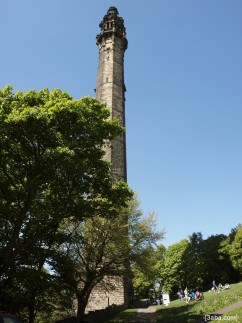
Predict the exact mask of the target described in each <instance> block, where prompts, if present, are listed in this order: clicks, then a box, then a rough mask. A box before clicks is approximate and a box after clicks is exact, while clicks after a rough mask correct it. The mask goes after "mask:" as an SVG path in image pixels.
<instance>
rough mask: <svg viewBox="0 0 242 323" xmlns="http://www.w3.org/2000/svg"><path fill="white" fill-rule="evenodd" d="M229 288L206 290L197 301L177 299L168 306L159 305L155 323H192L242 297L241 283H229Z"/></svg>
mask: <svg viewBox="0 0 242 323" xmlns="http://www.w3.org/2000/svg"><path fill="white" fill-rule="evenodd" d="M230 287H231V288H230V289H229V290H225V291H222V292H220V293H215V292H206V293H204V296H205V299H204V300H203V301H199V302H197V303H195V302H190V303H188V304H186V303H180V302H179V301H178V300H176V301H173V302H171V304H170V305H169V307H166V308H164V307H163V306H159V307H158V308H157V312H156V323H161V322H162V323H168V322H169V323H170V322H174V323H176V322H177V323H178V322H179V323H180V322H186V323H192V322H196V321H198V320H199V319H200V318H202V317H204V316H205V315H208V314H212V313H213V312H215V311H217V310H219V309H222V308H224V307H226V306H229V305H231V304H233V303H236V302H238V301H239V300H241V299H242V283H238V284H233V285H230Z"/></svg>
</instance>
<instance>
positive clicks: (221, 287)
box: [211, 280, 230, 292]
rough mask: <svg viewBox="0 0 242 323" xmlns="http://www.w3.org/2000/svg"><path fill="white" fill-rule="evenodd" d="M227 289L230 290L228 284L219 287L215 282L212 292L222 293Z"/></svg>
mask: <svg viewBox="0 0 242 323" xmlns="http://www.w3.org/2000/svg"><path fill="white" fill-rule="evenodd" d="M226 289H230V286H229V284H228V283H226V284H225V285H224V286H223V285H222V284H221V283H220V284H219V285H218V286H217V285H216V282H215V280H213V282H212V288H211V291H213V292H221V291H222V290H226Z"/></svg>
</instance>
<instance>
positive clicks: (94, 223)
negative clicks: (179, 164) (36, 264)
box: [53, 197, 163, 317]
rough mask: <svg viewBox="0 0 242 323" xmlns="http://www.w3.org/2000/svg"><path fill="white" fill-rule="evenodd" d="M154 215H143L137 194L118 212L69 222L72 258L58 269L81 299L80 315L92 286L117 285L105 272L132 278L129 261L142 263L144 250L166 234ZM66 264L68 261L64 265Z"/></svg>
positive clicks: (68, 247) (110, 274)
mask: <svg viewBox="0 0 242 323" xmlns="http://www.w3.org/2000/svg"><path fill="white" fill-rule="evenodd" d="M155 224H156V220H155V216H154V214H149V215H148V216H147V217H144V216H143V214H142V212H141V210H140V208H139V202H138V200H137V198H136V197H135V198H134V199H133V200H131V201H130V202H129V204H128V206H127V207H125V208H122V209H119V216H118V217H117V218H115V219H107V218H103V217H99V216H94V217H91V218H89V219H87V220H85V221H84V222H82V223H76V225H75V226H73V225H71V226H66V225H65V227H66V230H69V236H70V241H69V243H66V244H64V245H63V246H62V247H63V250H66V251H68V255H69V258H70V261H71V262H74V263H75V265H74V266H71V267H72V270H70V268H69V265H68V264H70V261H67V262H60V261H58V262H57V264H58V265H59V264H61V263H62V264H63V265H64V266H61V268H57V267H56V266H55V264H54V265H53V267H55V270H56V271H57V272H59V273H61V272H62V276H63V277H64V278H66V279H67V280H66V281H67V282H69V283H70V284H72V286H73V290H74V292H75V294H76V297H77V301H78V316H79V317H82V315H83V314H84V311H85V308H86V305H87V302H88V299H89V296H90V293H91V291H92V290H93V288H94V287H95V286H96V285H97V284H99V283H101V284H102V285H103V286H105V288H106V289H108V288H114V286H112V284H110V282H108V281H107V280H105V279H104V278H105V277H106V276H118V277H125V278H126V279H131V272H130V265H129V264H133V263H139V264H140V265H141V263H142V262H143V260H144V257H147V255H146V253H145V250H146V249H147V248H148V246H151V245H152V244H154V243H155V242H156V241H157V240H158V239H161V238H162V236H163V233H162V232H158V231H157V230H155ZM65 264H66V265H68V266H67V267H66V268H65Z"/></svg>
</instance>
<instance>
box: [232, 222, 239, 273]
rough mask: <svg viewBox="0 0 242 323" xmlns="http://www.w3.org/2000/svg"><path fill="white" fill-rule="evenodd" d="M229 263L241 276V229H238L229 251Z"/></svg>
mask: <svg viewBox="0 0 242 323" xmlns="http://www.w3.org/2000/svg"><path fill="white" fill-rule="evenodd" d="M229 254H230V259H231V262H232V264H233V266H234V268H235V269H236V270H238V271H239V272H240V274H242V227H241V226H240V227H238V230H237V232H236V234H235V237H234V241H233V243H232V244H231V246H230V249H229Z"/></svg>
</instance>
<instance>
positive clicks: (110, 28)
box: [96, 7, 128, 50]
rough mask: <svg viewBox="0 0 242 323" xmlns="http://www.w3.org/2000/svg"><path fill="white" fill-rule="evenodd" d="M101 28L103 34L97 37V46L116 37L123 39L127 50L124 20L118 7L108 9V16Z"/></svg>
mask: <svg viewBox="0 0 242 323" xmlns="http://www.w3.org/2000/svg"><path fill="white" fill-rule="evenodd" d="M99 27H100V28H101V32H100V34H98V35H97V36H96V41H97V45H100V44H101V43H102V42H103V41H105V40H106V39H107V38H109V37H112V36H116V37H118V38H121V39H123V49H124V50H126V49H127V46H128V41H127V38H126V30H125V27H124V20H123V18H122V17H120V16H119V13H118V10H117V8H116V7H110V8H109V9H108V12H107V14H106V15H105V16H104V17H103V20H102V21H101V22H100V24H99Z"/></svg>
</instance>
